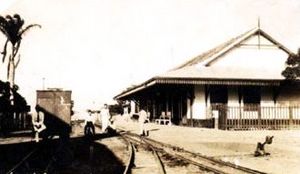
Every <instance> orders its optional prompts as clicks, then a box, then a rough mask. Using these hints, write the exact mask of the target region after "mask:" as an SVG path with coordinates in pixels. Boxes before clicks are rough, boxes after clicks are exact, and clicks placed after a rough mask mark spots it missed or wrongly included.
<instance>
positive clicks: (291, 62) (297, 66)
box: [282, 49, 300, 80]
mask: <svg viewBox="0 0 300 174" xmlns="http://www.w3.org/2000/svg"><path fill="white" fill-rule="evenodd" d="M286 64H287V67H286V68H285V70H284V71H283V72H282V75H283V76H284V77H285V78H286V79H288V80H295V79H297V78H299V77H300V49H298V53H297V54H292V55H290V56H289V57H288V60H287V61H286Z"/></svg>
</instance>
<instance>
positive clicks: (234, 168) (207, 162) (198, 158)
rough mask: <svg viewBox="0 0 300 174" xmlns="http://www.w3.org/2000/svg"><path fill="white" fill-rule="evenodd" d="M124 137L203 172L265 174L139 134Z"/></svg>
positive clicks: (126, 134) (129, 134) (124, 134)
mask: <svg viewBox="0 0 300 174" xmlns="http://www.w3.org/2000/svg"><path fill="white" fill-rule="evenodd" d="M123 136H124V137H127V138H130V139H135V140H137V141H138V139H140V142H142V143H144V144H147V145H148V146H151V147H152V148H155V149H157V151H160V152H161V153H166V154H168V155H170V156H173V157H174V158H176V159H181V160H182V161H185V162H186V163H189V164H192V165H195V166H197V167H199V169H200V170H201V171H203V172H209V173H217V174H225V173H235V174H239V173H241V174H245V173H246V174H265V173H264V172H261V171H257V170H254V169H250V168H246V167H243V166H239V165H235V164H233V163H229V162H224V161H221V160H218V159H215V158H212V157H207V156H204V155H201V154H197V153H193V152H190V151H187V150H184V149H183V148H179V147H176V146H173V145H170V144H166V143H162V142H158V141H156V140H153V139H150V138H146V137H140V136H139V135H137V134H133V133H123Z"/></svg>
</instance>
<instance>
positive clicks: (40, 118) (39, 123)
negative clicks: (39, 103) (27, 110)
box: [32, 108, 46, 142]
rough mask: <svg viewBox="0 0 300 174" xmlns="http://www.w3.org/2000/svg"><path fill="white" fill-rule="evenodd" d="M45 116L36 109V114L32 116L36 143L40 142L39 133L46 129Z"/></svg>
mask: <svg viewBox="0 0 300 174" xmlns="http://www.w3.org/2000/svg"><path fill="white" fill-rule="evenodd" d="M44 119H45V115H44V113H43V112H42V111H40V110H38V109H37V108H36V112H34V113H33V114H32V125H33V129H34V131H35V141H36V142H39V133H41V132H42V131H43V130H45V129H46V125H45V124H44Z"/></svg>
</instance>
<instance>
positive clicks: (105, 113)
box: [84, 104, 111, 135]
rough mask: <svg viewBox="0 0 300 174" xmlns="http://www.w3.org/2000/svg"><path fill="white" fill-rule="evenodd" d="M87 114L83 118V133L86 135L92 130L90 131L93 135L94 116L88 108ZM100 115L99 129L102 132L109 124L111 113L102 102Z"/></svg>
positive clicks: (105, 130)
mask: <svg viewBox="0 0 300 174" xmlns="http://www.w3.org/2000/svg"><path fill="white" fill-rule="evenodd" d="M87 112H88V116H87V117H86V118H85V126H84V134H85V135H88V134H89V133H90V132H89V131H90V130H91V131H92V132H91V133H92V134H93V135H94V134H95V126H94V124H95V121H96V118H95V117H94V115H93V114H92V111H91V110H88V111H87ZM100 117H101V131H102V132H103V133H105V132H107V128H108V126H110V124H111V123H110V120H111V115H110V113H109V109H108V105H107V104H104V107H103V108H102V109H101V110H100Z"/></svg>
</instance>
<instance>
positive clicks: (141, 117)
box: [139, 108, 149, 136]
mask: <svg viewBox="0 0 300 174" xmlns="http://www.w3.org/2000/svg"><path fill="white" fill-rule="evenodd" d="M148 122H149V119H148V115H147V112H146V111H145V110H144V109H143V108H142V109H141V110H140V112H139V124H140V135H141V136H145V135H146V136H149V131H148V130H147V129H146V123H148Z"/></svg>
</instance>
